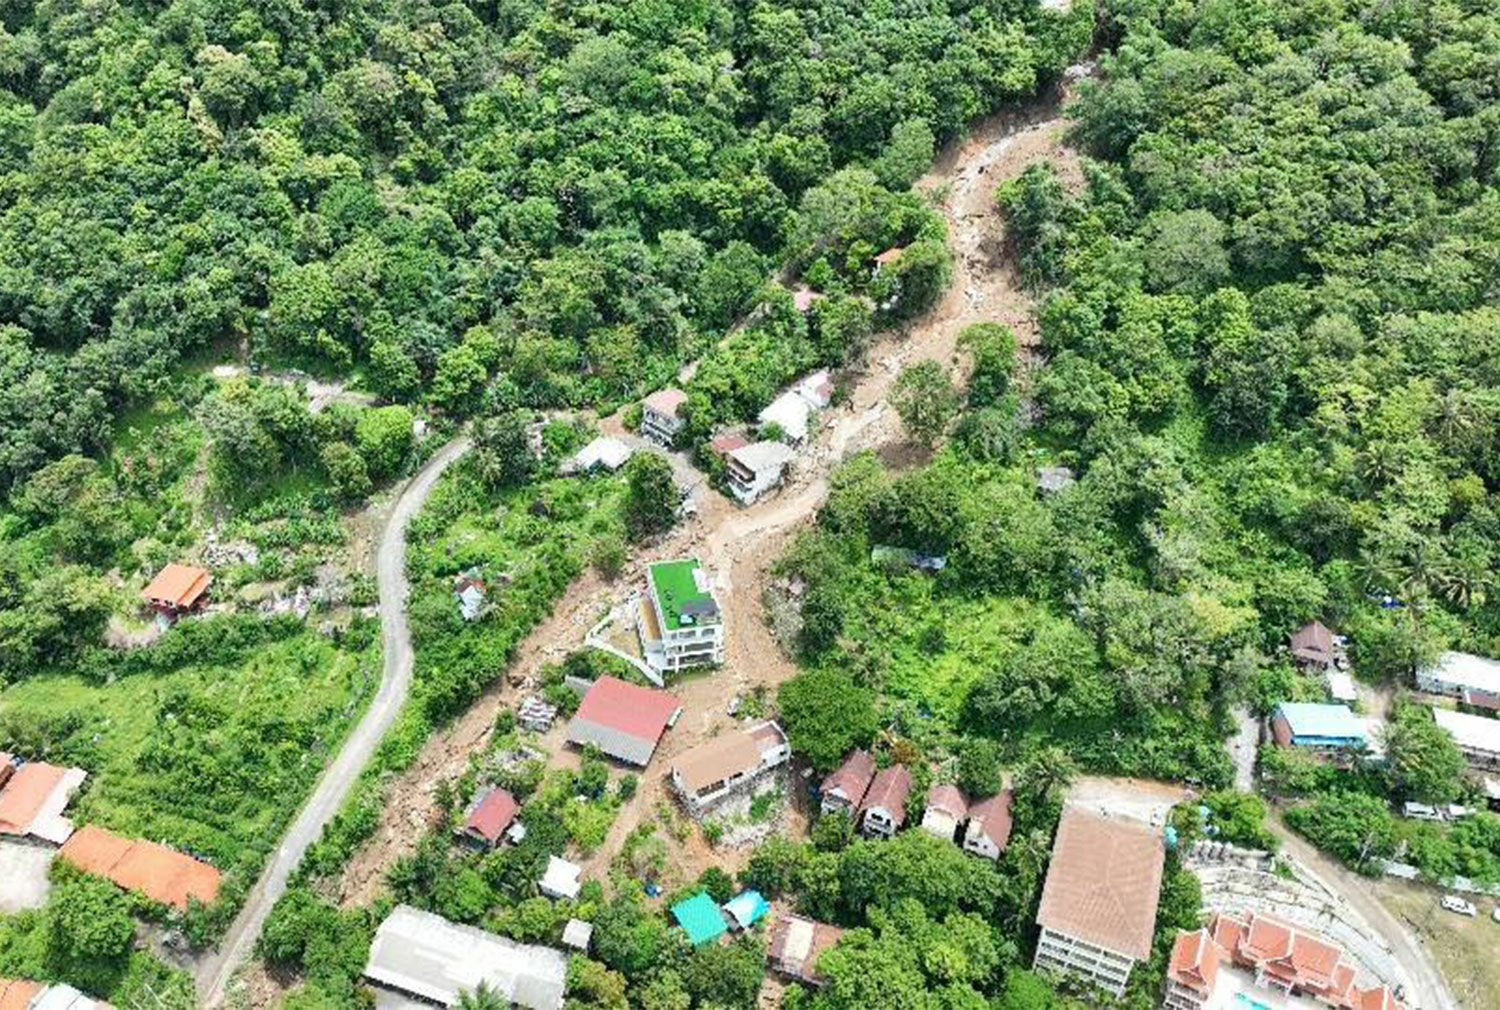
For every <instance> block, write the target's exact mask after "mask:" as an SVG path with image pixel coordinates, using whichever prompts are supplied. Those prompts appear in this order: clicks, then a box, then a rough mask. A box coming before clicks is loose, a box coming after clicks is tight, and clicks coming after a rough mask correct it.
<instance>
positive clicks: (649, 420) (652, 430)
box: [641, 407, 683, 445]
mask: <svg viewBox="0 0 1500 1010" xmlns="http://www.w3.org/2000/svg"><path fill="white" fill-rule="evenodd" d="M682 425H683V422H682V421H679V420H677V419H676V418H675V417H668V416H667V415H666V414H660V413H657V412H656V411H654V410H652V409H651V408H650V407H644V408H642V410H641V434H642V435H644V436H645V437H646V438H649V439H651V441H653V442H656V443H658V444H660V445H670V444H671V443H672V440H673V439H675V438H676V437H677V433H678V432H679V431H681V430H682Z"/></svg>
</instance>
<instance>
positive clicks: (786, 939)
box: [766, 915, 844, 988]
mask: <svg viewBox="0 0 1500 1010" xmlns="http://www.w3.org/2000/svg"><path fill="white" fill-rule="evenodd" d="M843 935H844V931H843V930H842V929H840V928H839V927H837V926H830V925H828V924H827V923H825V922H817V921H814V920H812V919H805V918H803V917H802V916H800V915H785V916H780V917H779V918H777V920H776V922H775V923H774V924H772V926H771V938H770V943H769V944H768V945H767V948H766V958H767V960H768V961H769V962H770V964H771V970H772V971H774V972H776V973H777V974H778V975H782V976H784V977H786V978H789V979H792V980H794V981H797V982H801V983H803V984H804V985H810V986H813V987H814V988H817V987H820V986H822V985H823V982H824V981H825V980H824V978H823V976H822V975H821V974H819V973H818V958H819V957H821V956H822V954H823V952H824V951H825V950H828V949H830V948H832V947H834V946H836V945H837V944H838V942H839V939H840V938H841V937H842V936H843Z"/></svg>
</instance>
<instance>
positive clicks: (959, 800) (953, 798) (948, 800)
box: [927, 783, 969, 820]
mask: <svg viewBox="0 0 1500 1010" xmlns="http://www.w3.org/2000/svg"><path fill="white" fill-rule="evenodd" d="M927 809H928V810H940V811H942V812H943V813H945V814H951V815H952V816H953V817H956V818H958V819H960V820H962V819H963V818H964V817H966V816H967V815H968V813H969V804H968V801H967V800H965V799H964V794H963V793H961V792H959V791H958V786H955V785H949V784H947V783H944V784H942V785H937V786H933V787H932V788H931V789H929V790H927Z"/></svg>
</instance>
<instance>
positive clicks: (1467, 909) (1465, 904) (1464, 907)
mask: <svg viewBox="0 0 1500 1010" xmlns="http://www.w3.org/2000/svg"><path fill="white" fill-rule="evenodd" d="M1443 907H1444V908H1446V909H1447V910H1448V911H1450V912H1457V913H1458V914H1459V915H1467V916H1468V917H1469V918H1471V919H1472V918H1474V917H1475V916H1476V915H1478V914H1479V909H1477V908H1475V907H1474V903H1473V902H1472V901H1465V900H1464V899H1462V898H1460V897H1458V896H1456V895H1452V894H1445V895H1443Z"/></svg>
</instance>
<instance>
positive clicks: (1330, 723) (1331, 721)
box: [1271, 701, 1370, 754]
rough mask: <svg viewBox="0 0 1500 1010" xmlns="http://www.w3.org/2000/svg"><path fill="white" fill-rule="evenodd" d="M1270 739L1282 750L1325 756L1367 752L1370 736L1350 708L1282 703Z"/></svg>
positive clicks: (1277, 711)
mask: <svg viewBox="0 0 1500 1010" xmlns="http://www.w3.org/2000/svg"><path fill="white" fill-rule="evenodd" d="M1271 736H1272V737H1273V738H1274V739H1275V740H1276V743H1277V744H1278V745H1280V746H1282V747H1297V748H1300V749H1303V750H1311V751H1317V752H1319V753H1325V754H1339V753H1349V752H1358V751H1362V750H1365V749H1367V748H1368V747H1369V745H1370V734H1369V731H1368V729H1367V728H1366V726H1365V723H1364V722H1363V721H1362V720H1361V719H1360V718H1359V717H1357V716H1356V715H1355V714H1354V713H1353V712H1351V711H1350V710H1349V706H1348V705H1320V704H1316V703H1313V702H1293V701H1288V702H1283V703H1281V704H1280V705H1277V706H1276V711H1275V712H1274V713H1273V714H1272V715H1271Z"/></svg>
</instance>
